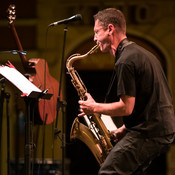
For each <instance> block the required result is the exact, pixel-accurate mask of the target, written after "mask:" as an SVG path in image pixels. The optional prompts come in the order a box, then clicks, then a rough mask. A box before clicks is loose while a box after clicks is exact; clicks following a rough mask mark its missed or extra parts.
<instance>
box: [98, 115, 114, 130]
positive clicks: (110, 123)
mask: <svg viewBox="0 0 175 175" xmlns="http://www.w3.org/2000/svg"><path fill="white" fill-rule="evenodd" d="M101 119H102V121H103V123H104V124H105V126H106V128H107V129H108V130H109V131H112V130H116V129H117V126H116V125H115V123H114V122H113V120H112V118H111V116H109V115H104V114H102V115H101Z"/></svg>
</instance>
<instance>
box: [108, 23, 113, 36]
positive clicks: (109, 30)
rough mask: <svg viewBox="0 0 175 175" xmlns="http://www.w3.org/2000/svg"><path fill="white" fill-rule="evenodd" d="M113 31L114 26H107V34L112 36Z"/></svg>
mask: <svg viewBox="0 0 175 175" xmlns="http://www.w3.org/2000/svg"><path fill="white" fill-rule="evenodd" d="M113 31H114V26H113V25H112V24H109V25H108V32H109V34H112V32H113Z"/></svg>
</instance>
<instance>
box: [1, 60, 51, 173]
mask: <svg viewBox="0 0 175 175" xmlns="http://www.w3.org/2000/svg"><path fill="white" fill-rule="evenodd" d="M0 74H1V75H2V76H4V77H5V78H6V79H7V80H9V81H10V82H11V83H12V84H13V85H15V86H16V87H17V88H18V89H19V90H20V91H21V92H22V93H23V95H22V97H24V100H25V102H26V109H27V115H26V118H25V149H24V151H25V152H24V154H25V174H26V175H30V169H31V160H30V159H31V151H32V148H33V145H32V144H31V142H30V118H31V114H30V112H31V102H33V101H37V100H38V99H40V98H42V99H50V98H51V96H52V95H53V94H46V90H44V91H41V90H40V89H39V88H38V87H36V86H35V85H34V84H32V83H31V82H30V81H29V80H28V79H27V78H26V77H25V76H23V75H22V74H21V73H20V72H19V71H18V70H17V69H16V68H15V67H14V66H13V65H12V64H11V63H10V62H9V65H8V66H4V65H2V66H0Z"/></svg>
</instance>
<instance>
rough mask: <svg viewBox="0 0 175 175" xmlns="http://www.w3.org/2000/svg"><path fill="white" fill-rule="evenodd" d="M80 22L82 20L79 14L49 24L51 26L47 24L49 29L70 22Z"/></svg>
mask: <svg viewBox="0 0 175 175" xmlns="http://www.w3.org/2000/svg"><path fill="white" fill-rule="evenodd" d="M80 20H82V16H81V15H80V14H77V15H74V16H71V17H70V18H67V19H63V20H60V21H57V22H54V23H51V24H49V27H51V26H56V25H59V24H67V23H69V22H72V21H80Z"/></svg>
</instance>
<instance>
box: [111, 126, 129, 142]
mask: <svg viewBox="0 0 175 175" xmlns="http://www.w3.org/2000/svg"><path fill="white" fill-rule="evenodd" d="M111 134H112V135H113V136H114V141H115V142H118V141H119V140H121V139H122V138H123V137H124V136H125V134H126V132H125V125H122V126H121V127H120V128H118V129H116V130H113V131H111Z"/></svg>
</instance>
